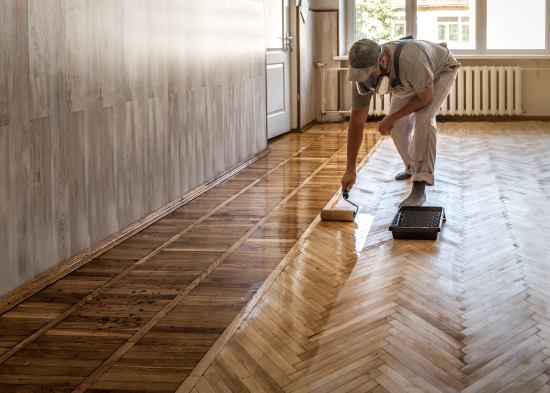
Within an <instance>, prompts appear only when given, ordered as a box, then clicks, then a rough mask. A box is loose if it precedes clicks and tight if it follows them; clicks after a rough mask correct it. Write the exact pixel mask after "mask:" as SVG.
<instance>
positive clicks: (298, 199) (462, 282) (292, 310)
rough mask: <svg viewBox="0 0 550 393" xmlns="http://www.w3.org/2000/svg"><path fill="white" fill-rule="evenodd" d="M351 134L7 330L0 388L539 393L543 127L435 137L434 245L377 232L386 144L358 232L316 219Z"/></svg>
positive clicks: (224, 196)
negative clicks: (439, 226)
mask: <svg viewBox="0 0 550 393" xmlns="http://www.w3.org/2000/svg"><path fill="white" fill-rule="evenodd" d="M345 126H346V125H345V124H342V125H325V126H317V127H315V128H313V129H311V130H310V131H309V132H307V133H306V134H302V135H288V136H285V137H283V138H281V139H279V140H278V141H276V142H274V143H273V147H274V148H275V151H274V152H273V153H271V154H269V155H268V156H267V157H265V158H264V159H262V160H260V161H258V162H257V163H255V164H254V165H253V166H252V167H250V168H249V169H247V170H245V171H244V172H243V173H242V174H241V175H239V176H237V177H235V178H234V179H232V180H231V181H228V182H227V183H224V184H223V185H222V186H220V187H218V188H217V189H215V190H213V191H211V192H209V193H208V194H205V195H204V196H203V197H200V198H199V199H197V200H196V201H194V202H192V203H190V204H188V205H186V206H184V207H182V208H181V209H179V210H178V211H177V212H175V213H173V214H172V215H170V216H168V217H166V218H165V219H163V220H162V221H161V222H159V223H157V224H155V225H153V226H151V227H150V228H148V229H147V230H145V231H143V232H141V233H140V234H138V235H136V236H134V237H133V238H131V239H130V240H128V241H127V242H125V243H123V244H121V245H120V246H118V247H117V248H115V249H113V250H111V251H109V252H107V253H106V254H104V255H102V256H101V257H99V258H97V259H95V260H94V261H92V262H90V263H89V264H87V265H86V266H84V267H83V268H81V269H80V270H79V271H77V272H75V273H73V274H71V275H70V276H67V277H66V278H64V279H62V280H60V281H59V282H57V283H56V284H54V285H52V286H51V287H49V288H46V289H45V290H43V291H42V292H40V293H39V294H37V295H35V296H34V297H33V298H30V299H29V300H28V301H26V302H24V303H23V304H21V305H19V306H18V307H15V308H14V309H12V310H11V311H9V312H7V313H6V314H4V315H2V316H1V317H0V334H1V335H0V345H1V347H2V348H4V349H3V350H2V351H3V355H1V356H0V362H1V363H2V364H1V365H0V392H72V391H74V392H83V391H88V392H96V393H97V392H115V391H116V392H125V393H131V392H136V393H137V392H140V393H144V392H164V391H166V392H176V391H177V392H178V393H182V392H193V393H210V392H224V393H226V392H251V393H257V392H264V391H265V392H375V393H383V392H510V393H515V392H550V384H549V382H550V372H549V370H550V359H549V356H550V300H549V299H550V256H549V252H550V244H549V242H548V238H549V235H548V234H549V233H550V224H549V220H548V219H549V218H550V213H548V208H549V207H550V206H549V205H550V203H549V199H550V162H549V161H548V158H547V156H548V151H549V149H550V124H549V123H542V122H523V123H445V124H440V125H439V135H438V159H437V164H436V184H435V186H434V187H430V188H429V189H428V196H427V203H426V204H427V205H436V206H443V207H445V210H446V212H447V222H446V223H445V224H444V227H443V230H442V232H441V233H440V235H439V238H438V240H437V241H408V240H395V241H394V240H393V239H392V237H391V233H390V232H389V231H388V226H389V223H390V221H391V219H392V218H393V216H394V214H395V212H396V210H397V204H398V203H399V202H400V201H401V200H402V199H404V198H405V197H406V195H407V194H408V192H409V190H410V185H411V184H410V182H408V181H404V182H397V181H395V180H393V176H394V175H395V173H397V172H398V171H401V170H402V163H401V162H400V159H399V156H398V154H397V152H396V150H395V147H394V146H393V143H392V141H391V139H384V140H381V141H379V142H381V143H380V144H379V145H377V146H376V151H374V153H372V152H371V153H370V154H372V155H370V154H367V153H368V149H367V148H363V150H362V152H361V157H360V158H361V159H362V162H361V165H364V166H363V167H362V169H361V170H360V172H359V176H358V181H357V184H356V186H355V188H354V190H353V191H352V193H351V198H352V199H353V200H354V201H355V202H357V203H358V204H359V205H360V207H361V210H360V214H359V216H358V218H357V222H356V223H337V222H321V221H320V220H319V218H318V216H317V213H318V211H319V209H320V208H322V207H323V206H324V205H325V204H327V202H328V201H329V199H331V198H332V199H331V202H330V203H332V202H335V201H336V198H333V194H334V193H335V192H336V190H337V188H338V180H339V179H338V177H339V176H340V174H341V172H342V170H343V168H344V163H345ZM375 126H376V123H374V124H373V123H371V124H369V127H370V128H369V129H368V130H366V132H367V134H368V133H370V132H373V131H374V127H375ZM367 137H368V138H369V140H368V141H369V146H372V145H373V144H374V143H375V135H372V134H368V135H367ZM338 205H339V206H342V207H344V206H345V205H344V204H343V203H342V202H338Z"/></svg>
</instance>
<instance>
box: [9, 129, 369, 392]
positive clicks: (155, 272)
mask: <svg viewBox="0 0 550 393" xmlns="http://www.w3.org/2000/svg"><path fill="white" fill-rule="evenodd" d="M345 132H346V124H337V125H325V126H318V127H317V128H316V129H315V132H311V133H307V134H289V135H286V136H283V137H282V138H279V139H278V140H276V141H274V142H273V143H272V144H271V147H272V148H273V149H275V150H274V151H273V152H271V153H270V154H268V155H267V156H265V157H264V158H262V159H260V160H259V161H257V162H256V163H254V164H253V165H251V166H250V167H248V168H247V169H245V170H244V171H243V172H241V173H240V174H238V175H237V176H235V177H234V178H232V179H230V180H229V181H227V182H225V183H223V184H222V185H220V186H218V187H216V188H215V189H213V190H211V191H209V192H207V193H206V194H204V195H202V196H201V197H199V198H197V199H196V200H194V201H192V202H191V203H189V204H187V205H185V206H183V207H182V208H180V209H178V210H177V211H175V212H174V213H172V214H170V215H169V216H167V217H165V218H164V219H162V220H161V221H159V222H157V223H155V224H154V225H152V226H150V227H149V228H147V229H145V230H144V231H142V232H140V233H138V234H137V235H135V236H133V237H132V238H130V239H129V240H127V241H125V242H124V243H122V244H120V245H119V246H117V247H116V248H114V249H112V250H110V251H108V252H106V253H105V254H103V255H101V256H100V257H98V258H96V259H94V260H92V261H91V262H89V263H88V264H86V265H85V266H83V267H82V268H80V269H78V270H77V271H75V272H73V273H72V274H70V275H68V276H66V277H65V278H63V279H61V280H59V281H58V282H56V283H55V284H53V285H51V286H49V287H47V288H45V289H44V290H42V291H41V292H39V293H37V294H36V295H34V296H33V297H31V298H29V299H28V300H27V301H25V302H23V303H22V304H20V305H18V306H16V307H14V308H13V309H12V310H10V311H8V312H6V313H4V314H3V315H1V316H0V392H10V393H13V392H25V393H27V392H33V393H34V392H40V393H45V392H72V391H77V392H82V391H89V392H107V391H113V392H114V391H117V392H126V393H129V392H141V393H144V392H164V391H167V392H174V391H176V390H177V389H178V388H179V387H180V385H181V384H182V382H184V380H185V379H186V377H187V376H188V375H189V373H190V372H191V371H192V370H193V369H194V368H195V367H196V366H197V364H199V362H200V361H201V359H203V358H204V357H205V356H204V355H205V354H206V353H208V352H209V351H211V350H212V347H213V345H214V344H215V343H217V342H222V341H223V340H222V341H220V336H221V335H222V333H223V332H224V331H228V330H227V328H228V326H230V324H231V323H232V322H233V321H234V320H235V318H237V317H238V316H240V315H245V314H243V307H245V306H246V304H247V303H248V302H249V301H250V300H251V299H252V298H253V296H254V294H255V293H256V292H257V290H258V288H260V286H261V285H262V283H263V282H264V281H265V280H266V277H268V276H269V275H270V274H271V273H272V272H273V270H274V269H275V268H276V267H277V265H278V264H279V263H281V261H282V260H283V259H284V258H285V256H286V255H287V254H288V253H289V251H291V254H290V255H293V254H294V252H293V251H292V248H293V247H296V246H295V245H296V242H297V240H298V239H299V238H300V237H301V236H302V234H303V233H304V231H305V230H306V229H307V228H308V226H309V225H310V224H311V222H312V221H313V220H314V219H315V217H316V216H317V214H318V213H319V211H320V209H322V208H323V207H324V206H325V205H326V203H327V202H328V201H329V200H330V199H331V198H332V196H333V195H334V193H335V192H336V191H337V189H338V187H339V180H340V177H341V175H342V173H343V170H344V169H345V146H346V134H345ZM366 132H367V133H370V134H368V135H365V137H366V141H367V143H366V145H365V146H364V147H363V148H362V150H361V154H360V158H362V157H363V156H365V154H366V153H368V151H369V150H370V149H371V148H372V146H373V145H374V144H375V143H376V141H377V140H378V136H377V135H374V130H367V131H366ZM222 338H223V336H222Z"/></svg>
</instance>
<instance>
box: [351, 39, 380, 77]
mask: <svg viewBox="0 0 550 393" xmlns="http://www.w3.org/2000/svg"><path fill="white" fill-rule="evenodd" d="M381 51H382V48H381V46H380V45H378V44H377V43H376V42H374V41H372V40H369V39H368V38H365V39H362V40H359V41H357V42H356V43H355V44H353V45H352V46H351V49H350V50H349V68H348V81H355V82H364V81H366V80H367V79H369V77H370V74H371V73H372V69H373V68H374V66H375V65H376V64H377V62H378V57H379V55H380V53H381Z"/></svg>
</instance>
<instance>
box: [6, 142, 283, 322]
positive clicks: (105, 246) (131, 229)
mask: <svg viewBox="0 0 550 393" xmlns="http://www.w3.org/2000/svg"><path fill="white" fill-rule="evenodd" d="M272 151H273V149H271V148H270V147H267V148H265V149H264V150H262V151H261V152H260V153H258V154H256V155H255V156H252V157H250V158H248V159H247V160H245V161H244V162H242V163H240V164H239V165H236V166H235V167H233V168H231V169H229V170H227V171H225V172H224V173H222V174H221V175H219V176H217V177H215V178H214V179H212V180H210V181H208V182H207V183H204V184H202V185H200V186H198V187H197V188H195V189H193V190H191V191H189V192H188V193H186V194H184V195H182V196H181V197H179V198H178V199H176V200H174V201H172V202H170V203H168V204H166V205H164V206H163V207H161V208H160V209H157V210H155V211H154V212H152V213H151V214H149V215H148V216H146V217H144V218H142V219H141V220H139V221H137V222H135V223H133V224H131V225H129V226H127V227H126V228H124V229H121V230H120V231H118V232H116V233H115V234H113V235H111V236H109V237H108V238H107V239H105V240H103V241H102V242H100V243H98V244H96V245H94V246H92V247H90V248H88V249H87V250H85V251H83V252H81V253H80V254H78V255H76V256H74V257H72V258H71V259H69V260H67V261H65V262H63V263H62V264H60V265H59V266H56V267H54V268H53V269H50V270H49V271H47V272H46V273H44V274H42V275H41V276H39V277H37V278H35V279H34V280H32V281H30V282H29V283H27V284H25V285H23V286H21V287H19V288H18V289H16V290H15V291H13V292H11V293H9V294H7V295H6V296H3V297H2V298H0V314H3V313H5V312H6V311H8V310H10V309H11V308H13V307H15V306H17V305H18V304H19V303H21V302H22V301H24V300H25V299H28V298H29V297H31V296H33V295H34V294H36V293H37V292H38V291H40V290H42V289H44V288H45V287H47V286H48V285H51V284H53V283H54V282H56V281H57V280H59V279H60V278H62V277H64V276H66V275H67V274H69V273H71V272H73V271H75V270H76V269H78V268H79V267H81V266H83V265H85V264H86V263H88V262H89V261H91V260H92V259H94V258H95V257H97V256H99V255H101V254H103V253H104V252H106V251H109V250H110V249H112V248H113V247H115V246H116V245H118V244H120V243H122V242H123V241H124V240H126V239H128V238H129V237H131V236H133V235H135V234H136V233H138V232H140V231H141V230H143V229H145V228H147V227H148V226H149V225H151V224H153V223H155V222H157V221H158V220H160V219H161V218H163V217H165V216H167V215H168V214H170V213H172V212H173V211H174V210H176V209H178V208H180V207H181V206H183V205H185V204H186V203H189V202H190V201H192V200H193V199H195V198H197V197H198V196H200V195H202V194H204V193H205V192H206V191H208V190H210V189H212V188H214V187H216V186H217V185H219V184H221V183H223V182H225V181H226V180H228V179H230V178H231V177H233V176H235V175H236V174H237V173H239V172H241V171H242V170H243V169H245V168H247V167H248V166H250V165H252V164H253V163H254V162H256V161H258V160H259V159H260V158H262V157H264V156H265V155H267V154H269V153H270V152H272Z"/></svg>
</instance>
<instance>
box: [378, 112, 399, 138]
mask: <svg viewBox="0 0 550 393" xmlns="http://www.w3.org/2000/svg"><path fill="white" fill-rule="evenodd" d="M395 123H397V119H395V118H394V117H393V116H392V114H389V115H387V116H386V117H384V118H383V119H382V121H379V122H378V132H379V133H380V134H381V135H390V134H391V130H393V127H395Z"/></svg>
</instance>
